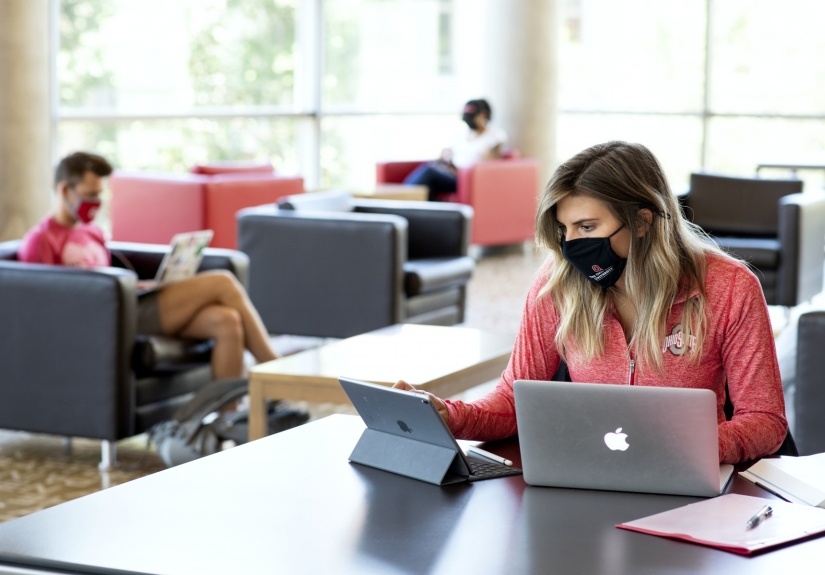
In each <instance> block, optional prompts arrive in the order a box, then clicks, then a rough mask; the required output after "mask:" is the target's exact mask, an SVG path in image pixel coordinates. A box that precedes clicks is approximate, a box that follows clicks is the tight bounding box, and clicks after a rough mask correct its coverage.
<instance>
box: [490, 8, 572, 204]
mask: <svg viewBox="0 0 825 575" xmlns="http://www.w3.org/2000/svg"><path fill="white" fill-rule="evenodd" d="M557 2H558V0H485V11H484V35H483V37H484V39H485V40H484V42H485V44H484V84H483V87H484V94H485V97H486V98H487V99H488V101H489V102H490V104H491V106H492V108H493V120H494V122H495V123H496V124H498V125H499V126H501V127H503V128H504V129H505V130H506V131H507V134H508V136H509V137H510V145H511V146H513V147H515V148H518V149H519V150H521V152H522V155H523V156H529V157H532V158H536V159H538V160H539V164H540V172H539V182H540V186H541V187H542V188H543V187H544V185H545V184H546V183H547V180H548V179H549V177H550V175H551V174H552V172H553V169H555V163H556V161H557V160H556V157H555V154H556V101H557V100H556V92H557V84H558V80H557V76H558V74H557V53H558V50H557V43H558V39H557V34H558V32H557V30H558V26H557V6H556V4H557Z"/></svg>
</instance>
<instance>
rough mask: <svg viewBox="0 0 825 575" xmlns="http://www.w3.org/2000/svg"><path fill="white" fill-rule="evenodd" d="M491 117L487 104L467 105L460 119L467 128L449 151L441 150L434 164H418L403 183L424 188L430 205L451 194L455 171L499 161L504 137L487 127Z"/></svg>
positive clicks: (485, 101) (483, 101)
mask: <svg viewBox="0 0 825 575" xmlns="http://www.w3.org/2000/svg"><path fill="white" fill-rule="evenodd" d="M492 117H493V111H492V109H491V108H490V104H489V103H487V100H483V99H482V100H470V101H469V102H467V103H466V104H465V105H464V111H463V113H462V115H461V119H462V121H463V122H464V123H465V124H467V128H466V130H465V131H464V132H463V133H462V134H461V136H460V137H459V138H458V140H456V142H455V143H454V144H453V147H452V148H446V149H444V150H442V152H441V158H439V159H438V160H436V161H435V162H427V163H426V164H421V165H420V166H419V167H417V168H416V169H415V170H413V171H412V172H411V173H410V175H408V176H407V177H406V178H405V179H404V183H405V184H417V185H422V186H427V188H428V189H429V200H430V201H435V200H437V199H438V196H439V195H441V194H447V193H450V192H455V191H456V184H457V178H458V176H457V174H458V168H467V167H470V166H472V165H473V164H477V163H478V162H481V161H482V160H489V159H492V158H499V157H501V152H502V149H503V148H504V145H505V144H506V143H507V134H505V133H504V130H502V129H501V128H497V127H495V126H491V125H490V124H489V122H490V119H491V118H492Z"/></svg>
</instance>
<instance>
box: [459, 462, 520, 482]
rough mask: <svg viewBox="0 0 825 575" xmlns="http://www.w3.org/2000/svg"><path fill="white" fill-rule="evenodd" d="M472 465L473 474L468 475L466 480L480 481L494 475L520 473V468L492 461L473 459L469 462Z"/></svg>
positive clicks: (505, 475) (501, 475) (503, 475)
mask: <svg viewBox="0 0 825 575" xmlns="http://www.w3.org/2000/svg"><path fill="white" fill-rule="evenodd" d="M470 465H472V466H473V474H472V475H470V477H468V478H467V479H468V481H481V480H482V479H493V478H494V477H508V476H510V475H521V474H522V471H521V469H517V468H515V467H510V466H508V465H502V464H501V463H496V462H494V461H478V460H477V459H473V460H472V461H471V462H470Z"/></svg>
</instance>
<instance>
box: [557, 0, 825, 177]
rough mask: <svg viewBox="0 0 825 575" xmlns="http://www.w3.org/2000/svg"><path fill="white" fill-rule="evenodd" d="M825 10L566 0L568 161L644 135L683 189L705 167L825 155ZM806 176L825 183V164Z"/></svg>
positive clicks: (738, 170) (564, 148)
mask: <svg viewBox="0 0 825 575" xmlns="http://www.w3.org/2000/svg"><path fill="white" fill-rule="evenodd" d="M823 18H825V4H822V3H821V2H817V1H816V0H791V1H789V2H780V1H779V0H757V1H753V0H725V1H724V2H721V1H720V2H712V1H710V0H687V1H684V2H671V3H667V5H665V4H663V3H661V2H656V1H655V0H623V1H619V2H616V1H614V0H566V1H565V2H564V3H563V4H562V13H561V19H560V20H561V35H560V38H561V41H560V65H559V69H560V78H559V85H560V94H559V102H560V108H561V111H560V117H559V131H558V148H559V158H560V159H563V158H565V157H568V156H570V155H572V154H574V153H575V152H577V151H579V150H581V149H582V148H584V147H586V146H588V145H591V144H593V143H596V142H600V141H605V140H610V139H620V140H630V141H639V142H642V143H645V144H647V145H648V146H649V147H650V148H651V150H652V151H653V152H654V153H655V154H656V155H657V156H658V157H659V158H660V160H661V161H662V163H663V164H664V167H665V171H666V172H667V173H668V177H669V179H670V181H671V184H672V185H673V187H674V188H675V189H677V190H678V189H680V188H683V187H685V186H686V185H687V182H688V179H689V175H690V172H692V171H698V170H701V169H705V170H708V171H714V172H719V173H725V174H731V175H741V176H745V177H752V176H753V174H754V172H755V170H756V167H757V165H758V164H760V163H772V164H778V163H788V164H825V130H823V127H825V126H823V124H825V101H823V99H822V98H821V97H820V95H821V94H822V93H825V60H823V59H822V58H820V57H818V56H819V55H820V54H822V53H823V50H825V39H823V37H822V35H821V34H820V33H819V30H818V28H819V22H821V21H822V19H823ZM765 175H766V176H778V177H781V176H787V174H780V173H772V174H768V173H766V174H765ZM799 175H800V176H801V177H803V178H804V179H805V182H806V189H818V188H820V187H821V186H822V180H823V173H822V172H816V171H814V172H800V173H799Z"/></svg>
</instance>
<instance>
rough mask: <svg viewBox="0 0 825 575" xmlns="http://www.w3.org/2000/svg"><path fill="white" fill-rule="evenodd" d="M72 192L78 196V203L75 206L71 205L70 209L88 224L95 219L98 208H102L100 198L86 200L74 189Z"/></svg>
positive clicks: (76, 217) (75, 215)
mask: <svg viewBox="0 0 825 575" xmlns="http://www.w3.org/2000/svg"><path fill="white" fill-rule="evenodd" d="M72 193H73V194H74V195H75V197H76V198H77V204H75V205H74V206H72V205H69V211H71V212H72V215H73V216H74V217H75V219H76V220H79V221H81V222H83V223H84V224H88V223H89V222H91V221H92V220H93V219H95V216H96V215H97V212H98V210H100V200H84V199H83V198H81V197H80V195H79V194H78V193H77V192H75V191H74V190H72Z"/></svg>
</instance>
